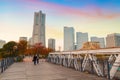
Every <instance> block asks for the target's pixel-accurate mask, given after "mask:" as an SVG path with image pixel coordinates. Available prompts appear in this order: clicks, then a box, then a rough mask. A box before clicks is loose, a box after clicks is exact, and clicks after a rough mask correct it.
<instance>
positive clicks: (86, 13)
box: [24, 0, 120, 19]
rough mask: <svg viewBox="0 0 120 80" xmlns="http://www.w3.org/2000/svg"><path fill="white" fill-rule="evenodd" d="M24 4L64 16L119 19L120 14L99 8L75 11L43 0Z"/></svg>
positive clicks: (33, 0)
mask: <svg viewBox="0 0 120 80" xmlns="http://www.w3.org/2000/svg"><path fill="white" fill-rule="evenodd" d="M24 2H27V3H29V4H30V5H29V6H28V5H27V6H28V7H29V8H43V9H46V10H51V11H52V12H55V13H56V14H57V15H64V16H76V17H79V16H83V17H87V18H88V17H91V18H106V19H112V18H117V17H120V13H112V12H111V13H109V12H107V11H105V12H104V11H103V10H102V9H101V8H99V7H97V6H88V7H84V9H75V8H70V7H67V6H62V5H59V4H54V3H48V2H44V0H25V1H24Z"/></svg>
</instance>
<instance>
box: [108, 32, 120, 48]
mask: <svg viewBox="0 0 120 80" xmlns="http://www.w3.org/2000/svg"><path fill="white" fill-rule="evenodd" d="M106 47H120V33H113V34H108V35H107V37H106Z"/></svg>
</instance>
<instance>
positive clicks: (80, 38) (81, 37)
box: [76, 32, 88, 50]
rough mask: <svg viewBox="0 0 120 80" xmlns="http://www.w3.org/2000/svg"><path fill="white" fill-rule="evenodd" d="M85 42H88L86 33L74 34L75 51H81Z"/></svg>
mask: <svg viewBox="0 0 120 80" xmlns="http://www.w3.org/2000/svg"><path fill="white" fill-rule="evenodd" d="M85 42H88V33H82V32H76V44H77V50H79V49H81V48H82V46H83V44H84V43H85Z"/></svg>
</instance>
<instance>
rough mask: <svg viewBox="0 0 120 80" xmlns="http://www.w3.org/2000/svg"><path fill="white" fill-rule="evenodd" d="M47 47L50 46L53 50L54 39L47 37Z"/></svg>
mask: <svg viewBox="0 0 120 80" xmlns="http://www.w3.org/2000/svg"><path fill="white" fill-rule="evenodd" d="M48 48H51V49H53V50H54V51H55V39H52V38H50V39H48Z"/></svg>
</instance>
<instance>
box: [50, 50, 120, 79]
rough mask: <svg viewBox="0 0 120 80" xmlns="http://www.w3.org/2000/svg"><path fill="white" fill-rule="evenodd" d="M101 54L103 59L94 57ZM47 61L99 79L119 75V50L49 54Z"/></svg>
mask: <svg viewBox="0 0 120 80" xmlns="http://www.w3.org/2000/svg"><path fill="white" fill-rule="evenodd" d="M101 54H102V55H105V59H103V60H99V59H97V57H96V56H97V55H101ZM48 61H49V62H52V63H55V64H59V65H63V66H65V67H70V68H74V69H75V70H78V71H81V72H84V71H86V70H87V71H89V72H90V73H95V74H97V75H98V76H101V77H103V76H106V78H108V79H109V80H110V79H113V78H114V77H115V76H116V73H117V74H118V75H120V73H119V70H120V48H109V49H96V50H79V51H68V52H51V53H50V54H49V56H48Z"/></svg>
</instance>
